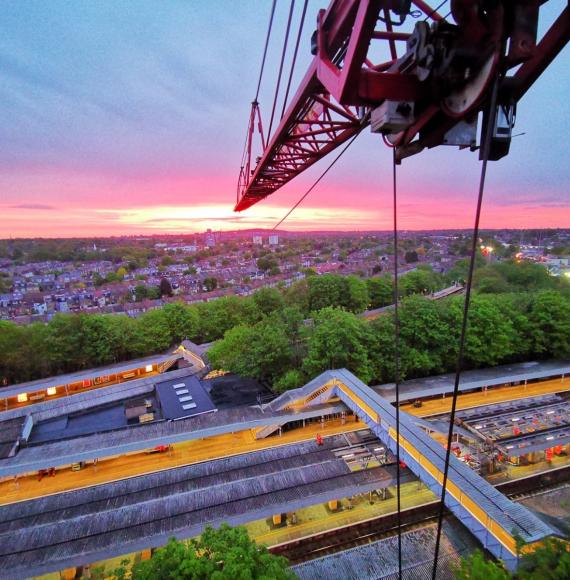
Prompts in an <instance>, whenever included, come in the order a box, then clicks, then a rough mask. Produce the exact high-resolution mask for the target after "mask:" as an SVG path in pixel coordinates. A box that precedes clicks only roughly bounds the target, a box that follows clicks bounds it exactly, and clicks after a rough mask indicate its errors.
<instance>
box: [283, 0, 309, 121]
mask: <svg viewBox="0 0 570 580" xmlns="http://www.w3.org/2000/svg"><path fill="white" fill-rule="evenodd" d="M308 5H309V0H305V4H304V5H303V12H302V14H301V22H300V24H299V32H298V33H297V42H296V43H295V51H294V52H293V60H292V62H291V71H290V72H289V80H288V81H287V90H286V91H285V97H284V98H283V108H282V109H281V119H283V116H284V115H285V107H286V106H287V99H288V98H289V90H290V89H291V81H292V80H293V71H294V70H295V63H296V62H297V53H298V52H299V44H300V42H301V34H302V33H303V25H304V24H305V15H306V14H307V6H308Z"/></svg>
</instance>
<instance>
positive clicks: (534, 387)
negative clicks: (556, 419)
mask: <svg viewBox="0 0 570 580" xmlns="http://www.w3.org/2000/svg"><path fill="white" fill-rule="evenodd" d="M561 389H564V390H566V389H570V378H568V379H564V380H562V381H561V380H560V379H556V380H552V381H544V382H541V383H535V384H530V385H526V386H523V385H521V386H510V387H497V388H493V389H490V390H488V391H486V392H479V393H464V394H460V395H459V396H458V400H457V409H458V410H463V409H469V408H474V407H478V406H482V405H491V404H493V403H499V402H504V401H510V400H516V399H523V398H527V397H533V396H537V395H542V394H547V393H554V392H561ZM450 408H451V398H449V397H446V398H445V399H444V398H438V399H431V400H427V401H424V402H423V404H422V407H420V408H415V407H413V406H412V405H403V406H402V407H401V409H402V410H404V411H406V412H407V413H409V414H410V415H414V416H417V417H428V416H432V415H437V414H443V413H448V412H449V411H450ZM354 419H355V418H354V417H350V418H348V420H347V422H346V423H345V424H344V425H343V424H342V422H341V420H340V419H333V418H330V417H327V418H326V422H325V426H324V428H323V427H322V426H321V424H320V423H307V425H306V426H305V427H299V428H297V429H294V430H291V431H285V432H283V434H282V435H281V436H278V435H274V436H272V437H269V438H266V439H258V440H256V439H255V438H254V437H253V435H252V433H251V431H250V430H247V429H246V430H243V431H236V432H235V433H228V434H221V435H216V436H213V437H206V438H202V439H197V440H191V441H186V442H178V443H172V444H171V448H172V451H170V452H167V453H148V452H146V451H141V452H132V453H128V454H117V455H114V456H111V457H108V458H105V457H99V459H98V461H97V463H96V464H93V461H88V463H87V464H86V466H85V467H84V468H83V469H81V470H80V471H75V472H74V471H71V469H70V468H69V467H64V468H62V469H57V470H56V475H55V477H47V478H43V479H42V480H41V481H38V474H37V472H27V473H23V474H22V475H18V476H17V479H14V477H13V476H10V477H8V478H4V479H3V480H2V481H0V505H2V504H6V503H12V502H16V501H24V500H26V499H32V498H34V497H41V496H43V495H47V494H53V493H59V492H62V491H69V490H73V489H80V488H83V487H88V486H92V485H99V484H102V483H108V482H112V481H117V480H120V479H124V478H128V477H134V476H137V475H142V474H144V473H152V472H155V471H160V470H164V469H171V468H173V467H179V466H182V465H189V464H191V463H194V462H199V461H208V460H212V459H219V458H223V457H229V456H232V455H235V454H240V453H248V452H251V451H255V450H260V449H266V448H269V447H272V446H276V445H282V444H288V443H291V442H295V441H305V440H310V439H314V438H315V436H316V434H317V433H322V434H323V435H332V434H335V433H342V432H350V431H354V430H358V429H362V428H365V427H366V425H365V423H364V422H362V421H357V422H354ZM148 451H150V449H149V450H148ZM93 455H94V457H96V454H93ZM44 467H46V468H47V467H49V465H48V464H47V463H46V465H44ZM515 469H520V468H515Z"/></svg>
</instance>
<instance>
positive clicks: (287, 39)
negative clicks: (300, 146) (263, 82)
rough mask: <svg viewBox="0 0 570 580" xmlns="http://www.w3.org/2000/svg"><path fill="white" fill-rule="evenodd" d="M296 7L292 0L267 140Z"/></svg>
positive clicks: (269, 134)
mask: <svg viewBox="0 0 570 580" xmlns="http://www.w3.org/2000/svg"><path fill="white" fill-rule="evenodd" d="M294 8H295V0H291V8H289V18H288V20H287V29H286V30H285V41H284V43H283V51H282V52H281V63H280V64H279V75H278V76H277V86H276V87H275V96H274V97H273V108H272V110H271V121H269V130H268V131H267V142H268V143H269V139H270V138H271V128H272V127H273V119H274V117H275V108H276V106H277V98H278V97H279V87H280V86H281V75H282V74H283V64H284V63H285V55H286V54H287V44H288V43H289V32H290V31H291V20H292V18H293V10H294Z"/></svg>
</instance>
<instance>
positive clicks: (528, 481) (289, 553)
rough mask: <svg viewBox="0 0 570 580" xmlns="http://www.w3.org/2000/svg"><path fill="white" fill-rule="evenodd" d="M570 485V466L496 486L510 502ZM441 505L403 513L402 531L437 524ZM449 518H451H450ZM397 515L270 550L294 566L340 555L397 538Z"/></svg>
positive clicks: (331, 531)
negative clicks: (346, 551)
mask: <svg viewBox="0 0 570 580" xmlns="http://www.w3.org/2000/svg"><path fill="white" fill-rule="evenodd" d="M569 482H570V466H566V467H562V468H559V469H556V470H553V471H550V472H544V473H539V474H536V475H532V476H528V477H525V478H522V479H518V480H514V481H508V482H503V483H500V484H497V485H496V486H495V487H496V488H497V489H499V490H500V491H502V492H503V493H505V495H507V496H508V497H509V498H510V499H513V500H514V501H520V500H522V499H525V498H528V497H532V496H533V495H539V494H541V493H545V492H546V491H550V490H552V489H556V488H557V487H561V486H565V485H568V484H569ZM438 506H439V502H437V501H434V502H431V503H429V504H424V505H422V506H418V507H415V508H409V509H407V510H403V511H402V512H401V516H402V531H405V532H407V531H411V530H413V529H417V528H421V527H424V526H427V525H429V524H431V523H435V522H436V521H437V518H436V516H437V513H438ZM447 517H449V516H447ZM397 523H398V522H397V514H395V513H392V514H388V515H385V516H379V517H377V518H373V519H370V520H367V521H365V522H358V523H355V524H352V525H349V526H344V527H342V528H337V529H334V530H328V531H326V532H323V533H321V534H315V535H312V536H309V537H307V538H301V539H299V540H295V541H292V542H287V543H283V544H278V545H276V546H272V547H270V548H269V551H270V552H272V553H273V554H279V555H281V556H285V557H286V558H288V560H289V561H290V562H291V564H300V563H302V562H306V561H307V560H312V559H315V558H319V557H321V556H327V555H329V554H334V553H336V552H341V551H343V550H347V549H349V548H354V547H356V546H362V545H364V544H368V543H371V542H375V541H378V540H382V539H385V538H387V537H390V536H394V535H395V534H396V533H397Z"/></svg>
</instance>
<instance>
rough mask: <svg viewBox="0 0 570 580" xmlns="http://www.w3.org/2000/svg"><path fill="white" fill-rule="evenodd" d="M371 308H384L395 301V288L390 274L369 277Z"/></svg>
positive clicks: (367, 283) (367, 282)
mask: <svg viewBox="0 0 570 580" xmlns="http://www.w3.org/2000/svg"><path fill="white" fill-rule="evenodd" d="M366 285H367V286H368V295H369V297H370V307H371V308H382V307H383V306H388V305H389V304H392V303H393V302H394V289H393V287H392V279H391V278H390V277H389V276H380V277H379V278H369V279H368V280H367V281H366Z"/></svg>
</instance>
